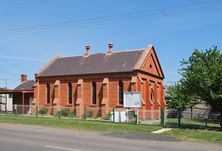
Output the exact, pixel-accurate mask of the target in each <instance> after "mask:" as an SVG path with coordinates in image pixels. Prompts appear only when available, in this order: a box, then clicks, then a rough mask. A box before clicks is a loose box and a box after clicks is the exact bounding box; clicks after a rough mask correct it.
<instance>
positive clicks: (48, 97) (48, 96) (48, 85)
mask: <svg viewBox="0 0 222 151" xmlns="http://www.w3.org/2000/svg"><path fill="white" fill-rule="evenodd" d="M46 89H47V94H46V95H47V104H50V84H49V83H47V84H46Z"/></svg>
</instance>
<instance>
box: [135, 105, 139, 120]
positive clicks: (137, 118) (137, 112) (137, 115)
mask: <svg viewBox="0 0 222 151" xmlns="http://www.w3.org/2000/svg"><path fill="white" fill-rule="evenodd" d="M135 112H136V124H138V123H139V109H138V108H136V111H135Z"/></svg>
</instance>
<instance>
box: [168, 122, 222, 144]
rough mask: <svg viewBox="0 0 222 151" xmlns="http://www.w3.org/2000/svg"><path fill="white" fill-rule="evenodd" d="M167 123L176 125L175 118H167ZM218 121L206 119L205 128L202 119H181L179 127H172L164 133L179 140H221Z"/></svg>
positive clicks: (221, 132)
mask: <svg viewBox="0 0 222 151" xmlns="http://www.w3.org/2000/svg"><path fill="white" fill-rule="evenodd" d="M166 122H167V124H168V125H171V126H176V125H177V119H175V118H168V119H167V120H166ZM219 129H220V125H219V122H218V121H208V123H207V128H206V127H205V121H204V120H197V119H185V118H182V119H181V128H173V129H172V130H171V131H167V132H166V133H165V135H169V136H173V137H176V138H178V139H180V140H186V141H198V142H222V131H216V130H219Z"/></svg>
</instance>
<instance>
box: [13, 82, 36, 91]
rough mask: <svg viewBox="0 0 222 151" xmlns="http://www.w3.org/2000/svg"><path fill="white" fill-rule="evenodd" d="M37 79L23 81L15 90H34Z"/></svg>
mask: <svg viewBox="0 0 222 151" xmlns="http://www.w3.org/2000/svg"><path fill="white" fill-rule="evenodd" d="M34 83H35V81H34V80H28V81H25V82H22V83H21V84H20V85H18V86H17V87H16V88H15V89H14V90H15V91H25V90H32V89H33V86H34Z"/></svg>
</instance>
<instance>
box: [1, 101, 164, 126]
mask: <svg viewBox="0 0 222 151" xmlns="http://www.w3.org/2000/svg"><path fill="white" fill-rule="evenodd" d="M1 108H2V110H1ZM0 114H1V115H5V114H14V115H16V116H32V117H51V118H59V119H85V120H98V121H110V122H126V123H138V124H160V121H161V110H150V109H142V108H139V109H138V108H131V109H130V108H109V109H107V108H103V107H80V106H47V105H44V106H35V105H13V106H12V108H11V110H7V109H6V108H4V107H1V104H0Z"/></svg>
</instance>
